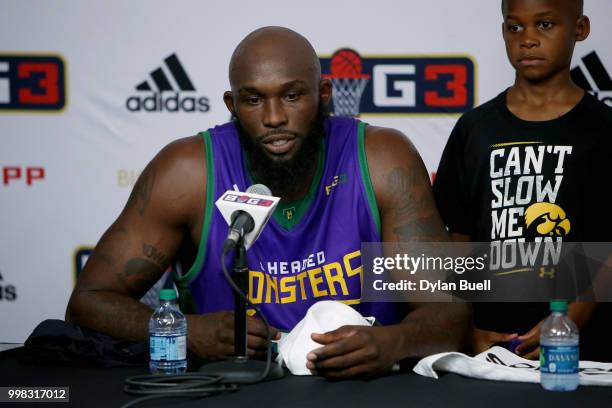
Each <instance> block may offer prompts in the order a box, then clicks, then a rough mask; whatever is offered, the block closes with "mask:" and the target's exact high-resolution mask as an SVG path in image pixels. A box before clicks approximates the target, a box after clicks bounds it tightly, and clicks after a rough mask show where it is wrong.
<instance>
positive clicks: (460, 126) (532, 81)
mask: <svg viewBox="0 0 612 408" xmlns="http://www.w3.org/2000/svg"><path fill="white" fill-rule="evenodd" d="M582 3H583V1H582V0H505V1H502V14H503V17H504V22H503V25H502V29H503V38H504V42H505V44H506V51H507V55H508V59H509V60H510V63H511V64H512V66H513V67H514V69H515V71H516V76H515V82H514V84H513V85H512V86H511V87H510V88H508V89H507V90H506V91H504V92H502V93H501V94H500V95H498V96H497V97H496V98H494V99H493V100H491V101H489V102H487V103H485V104H484V105H482V106H480V107H478V108H476V109H474V110H473V111H471V112H468V113H466V114H465V115H463V116H462V117H461V118H460V119H459V121H458V122H457V125H456V126H455V128H454V130H453V132H452V134H451V135H450V137H449V140H448V143H447V145H446V148H445V149H444V153H443V155H442V159H441V162H440V165H439V169H438V173H437V175H436V179H435V183H434V194H435V197H436V201H437V204H438V208H439V210H440V214H441V216H442V218H443V221H444V222H445V224H446V225H447V227H448V229H449V230H450V232H451V233H452V234H453V236H454V237H455V238H456V239H458V240H472V241H476V242H489V241H490V242H491V247H492V248H493V247H495V246H496V245H497V246H498V247H499V246H501V245H502V244H503V243H504V242H507V241H509V240H518V241H519V242H520V241H522V240H524V241H528V242H529V241H534V240H551V241H553V242H561V241H577V242H579V241H610V239H609V236H607V235H606V234H609V232H608V231H610V229H608V228H606V226H607V225H608V224H609V221H607V220H606V219H605V218H606V217H605V215H604V214H606V210H605V207H604V206H605V204H604V203H602V201H604V200H603V199H602V198H601V197H598V196H597V195H595V194H596V193H597V192H599V191H602V190H604V189H605V188H603V189H602V187H604V186H603V185H602V184H600V183H601V181H602V180H605V179H606V178H605V174H609V173H610V171H609V170H608V169H606V167H605V163H606V160H608V157H609V154H610V153H611V148H610V147H611V144H610V141H609V140H610V138H611V137H612V109H610V108H609V107H608V106H606V105H604V104H603V103H601V102H599V101H598V100H597V99H596V98H594V97H593V96H591V95H589V94H587V93H585V92H584V91H583V90H582V89H581V88H579V87H578V86H577V85H575V84H574V83H573V82H572V80H571V77H570V63H571V58H572V53H573V50H574V45H575V43H576V41H583V40H584V39H586V38H587V37H588V35H589V31H590V23H589V19H588V17H587V16H585V15H583V12H582V9H583V4H582ZM602 176H604V177H602ZM593 193H595V194H593ZM600 194H601V193H600ZM534 214H535V215H536V217H535V218H536V219H535V220H534ZM546 217H548V218H546ZM542 220H548V223H549V224H550V225H548V224H547V225H541V223H542ZM499 271H500V269H497V272H498V273H497V274H496V267H495V265H493V263H492V267H491V278H492V279H494V280H496V281H497V283H498V284H499V283H502V282H503V279H508V278H511V277H512V276H513V275H512V274H511V273H507V272H506V271H504V272H505V273H500V272H499ZM515 272H519V271H518V270H516V271H515ZM540 272H542V271H536V270H532V271H530V273H534V274H535V273H540ZM544 272H552V273H554V268H552V269H551V270H547V271H544ZM576 273H577V274H579V273H580V271H576ZM540 278H542V279H545V278H546V273H543V274H541V276H540ZM595 308H596V305H595V304H594V303H586V302H574V303H572V304H571V305H570V309H569V316H570V317H571V318H572V320H574V322H576V324H577V325H578V326H579V328H580V329H583V328H585V326H586V325H587V323H588V322H589V320H591V318H592V317H593V313H594V311H595ZM548 313H549V312H548V308H547V305H546V304H544V303H513V304H510V303H505V304H502V303H495V304H492V303H475V304H474V319H475V327H476V330H475V332H474V343H473V346H474V352H475V353H480V352H482V351H484V350H486V349H488V348H489V347H490V346H492V345H493V344H495V343H507V342H510V341H511V340H515V341H516V340H518V341H520V342H521V343H522V344H520V345H519V346H518V347H517V348H516V352H517V353H518V354H521V355H523V356H525V357H526V358H530V359H536V358H537V355H538V352H539V350H538V345H539V327H540V325H541V322H542V320H543V319H544V318H545V317H546V316H547V315H548ZM588 331H589V330H586V331H585V332H584V334H586V335H587V337H588ZM581 334H582V333H581ZM583 339H584V336H581V340H583ZM593 351H595V350H594V349H593V348H592V347H584V346H583V348H582V350H581V352H586V353H587V354H583V357H584V356H585V355H590V356H593V354H592V352H593ZM588 353H591V354H588Z"/></svg>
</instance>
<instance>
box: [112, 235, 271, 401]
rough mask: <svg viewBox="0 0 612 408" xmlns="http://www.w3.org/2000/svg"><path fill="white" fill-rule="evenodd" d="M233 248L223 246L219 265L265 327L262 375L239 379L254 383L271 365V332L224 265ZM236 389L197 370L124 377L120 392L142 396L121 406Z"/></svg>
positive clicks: (263, 375) (265, 373)
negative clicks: (265, 347) (265, 341)
mask: <svg viewBox="0 0 612 408" xmlns="http://www.w3.org/2000/svg"><path fill="white" fill-rule="evenodd" d="M233 247H234V246H233V245H227V246H224V249H223V253H222V254H221V268H222V270H223V275H224V276H225V279H227V281H228V283H229V284H230V286H231V287H232V290H233V291H234V293H235V294H236V295H237V296H238V297H239V298H240V299H242V300H243V301H245V302H246V303H247V304H248V305H249V306H250V307H251V308H253V309H255V312H256V315H257V316H259V317H260V318H261V320H262V321H263V323H264V326H265V328H266V339H267V349H266V365H265V367H264V369H263V371H262V372H261V374H259V375H258V376H257V377H254V378H253V379H251V380H246V381H241V384H255V383H258V382H260V381H262V380H264V379H265V378H266V377H267V376H268V374H269V372H270V367H271V365H272V332H271V331H270V324H269V323H268V319H266V317H265V316H264V314H263V313H262V312H261V310H260V309H259V308H258V307H257V306H255V304H253V303H252V302H251V301H250V300H249V298H248V296H247V295H246V294H244V293H243V292H242V291H241V290H240V288H239V287H238V286H237V285H236V283H235V282H234V280H233V279H232V277H231V276H230V274H229V272H228V270H227V266H226V265H225V257H226V256H227V254H228V253H229V251H230V250H231V249H232V248H233ZM236 390H238V386H237V385H236V384H225V383H223V376H222V375H211V374H199V373H184V374H177V375H163V374H162V375H160V374H149V375H138V376H132V377H128V378H126V380H125V385H124V387H123V391H124V392H125V393H127V394H132V395H144V396H143V397H141V398H137V399H135V400H133V401H130V402H128V403H127V404H125V405H122V406H121V408H128V407H133V406H134V405H137V404H140V403H142V402H145V401H150V400H153V399H160V398H204V397H209V396H212V395H216V394H221V393H224V392H234V391H236Z"/></svg>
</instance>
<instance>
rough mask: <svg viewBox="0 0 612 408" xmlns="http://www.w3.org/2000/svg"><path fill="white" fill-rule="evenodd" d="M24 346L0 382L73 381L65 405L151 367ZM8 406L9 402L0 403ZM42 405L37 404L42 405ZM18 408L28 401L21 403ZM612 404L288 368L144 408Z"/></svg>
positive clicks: (101, 399) (93, 402) (100, 396)
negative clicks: (42, 355)
mask: <svg viewBox="0 0 612 408" xmlns="http://www.w3.org/2000/svg"><path fill="white" fill-rule="evenodd" d="M22 353H24V349H16V350H10V351H5V352H2V353H0V386H3V387H6V386H69V387H70V404H66V403H63V404H56V406H59V407H66V406H77V407H118V406H121V405H122V404H125V403H127V402H129V401H131V400H133V399H134V398H136V397H134V396H130V395H127V394H125V393H123V391H122V389H123V381H124V379H125V378H126V377H129V376H133V375H142V374H147V370H146V368H144V367H143V368H134V367H130V368H125V367H124V368H100V367H74V366H50V365H40V364H34V363H25V362H23V361H21V359H20V358H19V357H20V354H22ZM0 405H1V406H4V404H0ZM43 405H44V404H43V403H37V404H36V405H34V406H35V407H40V406H43ZM16 406H20V407H25V406H26V405H24V404H23V403H20V404H19V405H17V404H16ZM161 406H166V407H167V406H173V407H223V408H229V407H241V408H247V407H254V408H267V407H287V408H296V407H309V408H324V407H325V408H326V407H374V408H384V407H486V408H501V407H508V408H523V407H537V408H543V407H547V408H548V407H555V408H556V407H580V408H584V407H611V406H612V388H608V387H579V388H578V390H576V391H574V392H563V393H558V392H547V391H544V390H543V389H542V388H541V387H540V385H539V384H524V383H511V382H496V381H482V380H474V379H470V378H465V377H462V376H459V375H455V374H445V375H442V376H441V378H440V379H438V380H434V379H431V378H425V377H421V376H419V375H417V374H414V373H411V372H402V373H397V374H393V375H388V376H385V377H382V378H378V379H374V380H369V381H340V382H332V381H327V380H325V379H323V378H320V377H311V376H306V377H298V376H292V375H290V374H287V376H286V377H285V378H284V379H282V380H277V381H271V382H268V383H262V384H257V385H249V386H240V389H239V390H238V391H236V392H234V393H231V394H223V395H217V396H213V397H209V398H206V399H204V400H202V399H199V400H196V399H191V400H187V399H180V400H177V399H164V400H160V401H157V402H155V401H151V402H146V403H143V404H142V405H138V407H161Z"/></svg>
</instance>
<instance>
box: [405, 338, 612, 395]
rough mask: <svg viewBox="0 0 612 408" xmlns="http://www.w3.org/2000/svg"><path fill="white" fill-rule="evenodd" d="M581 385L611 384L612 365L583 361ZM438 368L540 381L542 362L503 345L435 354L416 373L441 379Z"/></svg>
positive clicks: (485, 377)
mask: <svg viewBox="0 0 612 408" xmlns="http://www.w3.org/2000/svg"><path fill="white" fill-rule="evenodd" d="M579 367H580V374H579V375H580V385H603V386H605V385H607V386H610V385H612V364H611V363H598V362H595V361H581V362H580V366H579ZM436 371H448V372H451V373H455V374H461V375H464V376H466V377H471V378H479V379H482V380H494V381H517V382H532V383H539V382H540V362H539V361H532V360H527V359H524V358H522V357H520V356H517V355H516V354H514V353H512V352H510V351H508V350H506V349H505V348H503V347H493V348H490V349H489V350H487V351H484V352H482V353H480V354H478V355H477V356H475V357H469V356H467V355H465V354H463V353H458V352H450V353H439V354H433V355H431V356H427V357H425V358H423V359H422V360H421V361H419V362H418V364H417V365H416V366H415V367H414V372H415V373H417V374H420V375H423V376H425V377H431V378H438V374H437V373H436Z"/></svg>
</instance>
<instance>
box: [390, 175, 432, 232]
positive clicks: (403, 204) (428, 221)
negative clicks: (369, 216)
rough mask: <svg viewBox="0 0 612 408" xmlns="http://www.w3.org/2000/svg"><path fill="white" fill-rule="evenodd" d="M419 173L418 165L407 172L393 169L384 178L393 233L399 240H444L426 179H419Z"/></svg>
mask: <svg viewBox="0 0 612 408" xmlns="http://www.w3.org/2000/svg"><path fill="white" fill-rule="evenodd" d="M421 173H422V171H421V170H420V169H418V168H417V163H411V164H410V166H409V168H408V169H404V168H395V169H393V170H392V171H391V173H389V175H388V176H387V190H388V192H389V193H390V198H391V206H390V207H391V209H390V213H389V214H387V215H388V216H390V217H391V218H392V219H393V220H394V222H393V225H394V227H393V230H392V231H393V233H394V234H395V235H396V236H397V237H398V239H399V240H400V241H404V242H407V241H417V240H419V241H426V240H432V241H437V240H439V239H441V238H443V236H444V234H443V232H444V229H443V226H442V224H441V221H440V219H439V217H438V216H437V211H436V207H435V203H434V201H433V198H432V195H431V193H430V192H429V191H428V189H429V184H428V183H429V180H420V179H419V177H422V175H421Z"/></svg>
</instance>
